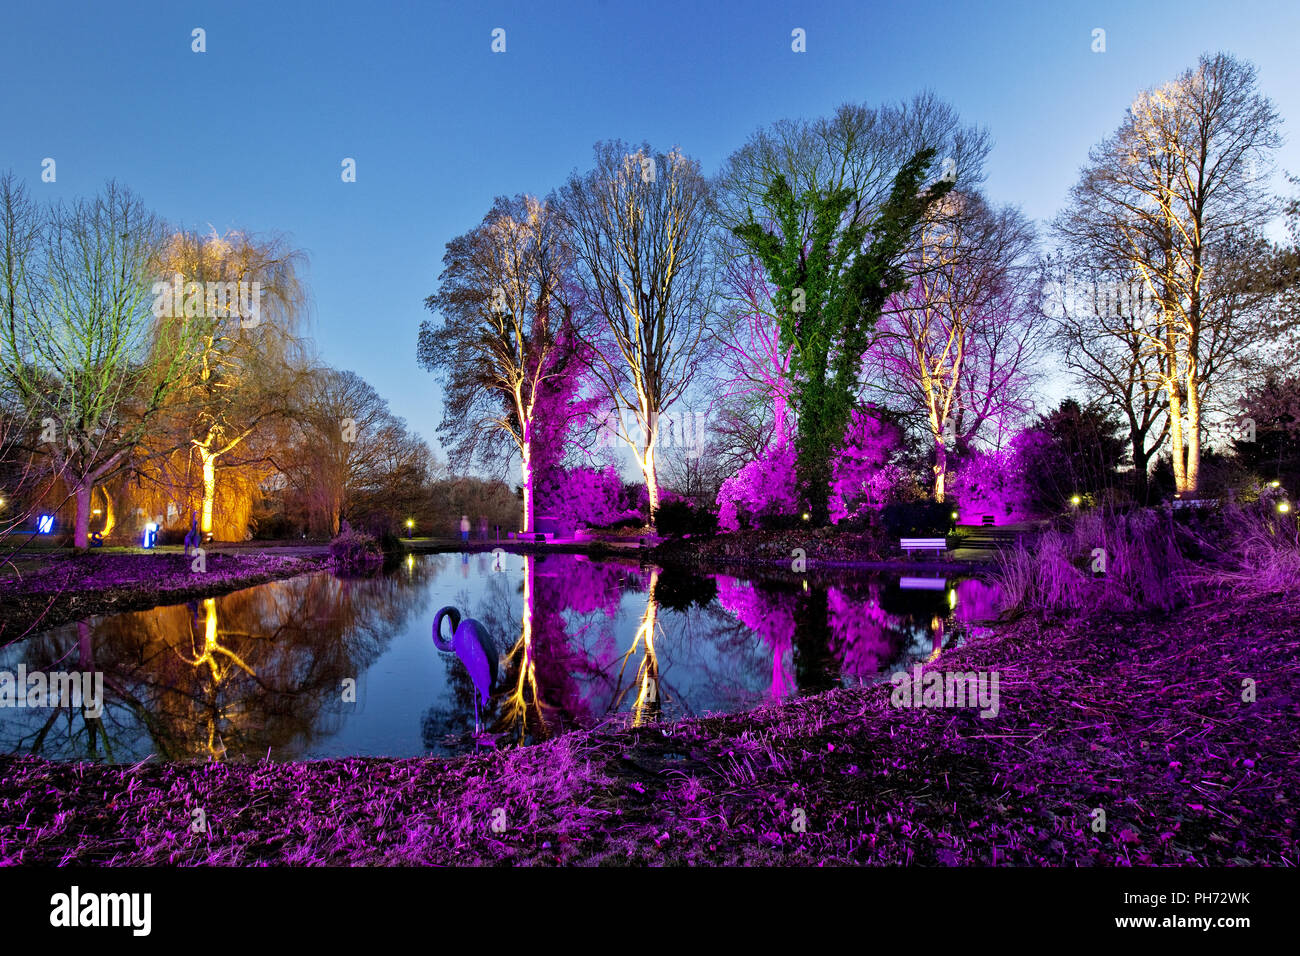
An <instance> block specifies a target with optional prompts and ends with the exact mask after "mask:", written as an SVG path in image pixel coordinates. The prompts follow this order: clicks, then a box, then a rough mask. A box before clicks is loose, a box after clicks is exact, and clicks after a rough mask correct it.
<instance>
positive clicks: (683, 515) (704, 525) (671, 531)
mask: <svg viewBox="0 0 1300 956" xmlns="http://www.w3.org/2000/svg"><path fill="white" fill-rule="evenodd" d="M655 531H656V532H657V533H658V534H660V535H662V536H664V537H666V538H679V537H681V536H682V535H686V534H689V535H693V536H695V535H713V534H717V533H718V516H717V515H716V514H714V513H713V512H712V511H709V510H708V509H706V508H693V507H691V505H690V504H689V503H688V502H686V501H682V500H680V499H679V500H676V501H668V502H665V503H664V504H662V505H660V506H659V511H658V512H657V513H656V515H655Z"/></svg>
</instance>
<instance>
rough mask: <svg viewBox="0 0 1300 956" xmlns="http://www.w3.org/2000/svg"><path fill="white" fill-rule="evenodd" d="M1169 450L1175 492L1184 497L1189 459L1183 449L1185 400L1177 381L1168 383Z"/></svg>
mask: <svg viewBox="0 0 1300 956" xmlns="http://www.w3.org/2000/svg"><path fill="white" fill-rule="evenodd" d="M1166 391H1168V393H1169V450H1170V456H1171V457H1172V458H1173V463H1174V494H1175V495H1177V496H1179V497H1182V494H1183V492H1184V491H1185V490H1186V489H1187V467H1186V461H1187V459H1186V458H1185V457H1184V449H1183V400H1182V396H1181V395H1180V394H1179V389H1178V384H1177V382H1171V383H1168V387H1167V388H1166Z"/></svg>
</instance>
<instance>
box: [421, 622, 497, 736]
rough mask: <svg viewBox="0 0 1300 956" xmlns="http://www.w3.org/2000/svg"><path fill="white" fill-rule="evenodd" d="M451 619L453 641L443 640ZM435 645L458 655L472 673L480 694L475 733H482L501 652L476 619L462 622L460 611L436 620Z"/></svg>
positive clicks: (434, 627) (475, 700)
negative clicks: (444, 625)
mask: <svg viewBox="0 0 1300 956" xmlns="http://www.w3.org/2000/svg"><path fill="white" fill-rule="evenodd" d="M444 617H448V618H451V632H452V634H451V640H450V641H448V640H447V639H446V638H444V637H443V636H442V619H443V618H444ZM433 643H434V646H436V647H437V648H438V650H440V651H444V652H446V653H449V654H455V655H456V656H457V657H459V658H460V660H461V663H462V664H464V665H465V670H467V671H469V679H470V680H471V681H473V682H474V689H475V690H476V691H478V693H477V695H476V696H475V697H474V730H475V733H480V732H482V729H483V722H482V720H481V719H480V717H479V708H480V705H481V706H484V707H486V706H487V702H488V695H489V694H490V693H491V692H492V691H493V690H494V689H495V688H496V683H497V663H498V662H497V651H496V648H495V647H494V646H493V645H492V641H491V640H490V639H489V638H488V636H487V631H486V629H485V628H484V627H483V625H482V624H480V623H479V622H478V621H476V620H474V619H473V618H472V617H470V618H466V619H465V620H463V621H462V620H461V618H460V611H458V610H456V609H455V608H454V607H444V608H443V609H442V610H440V611H439V612H438V613H437V614H436V615H434V618H433Z"/></svg>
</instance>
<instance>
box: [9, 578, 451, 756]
mask: <svg viewBox="0 0 1300 956" xmlns="http://www.w3.org/2000/svg"><path fill="white" fill-rule="evenodd" d="M443 563H444V562H442V561H433V562H428V563H424V564H420V565H417V566H416V567H415V568H412V569H408V573H407V574H395V575H389V576H385V577H382V578H374V579H365V580H347V579H339V578H335V577H333V576H332V575H330V574H328V573H316V574H311V575H304V576H302V577H298V578H292V579H290V580H286V581H274V582H271V583H268V584H264V585H260V586H258V587H254V588H248V589H246V590H243V591H237V592H235V593H233V594H228V595H225V596H223V597H217V598H210V599H206V600H204V601H202V602H201V603H191V604H188V605H172V606H168V607H159V608H154V609H153V610H151V611H141V612H131V613H126V614H119V615H115V616H113V617H109V618H102V619H91V620H90V621H85V622H81V623H79V624H76V625H69V626H68V627H63V628H58V629H55V630H52V631H49V632H46V633H44V634H40V635H36V636H33V637H32V638H30V639H29V640H28V641H26V642H24V643H22V644H21V645H13V646H11V647H9V648H6V649H4V650H3V651H0V668H3V669H6V670H10V671H13V670H15V669H16V668H17V665H18V662H19V661H22V662H23V663H25V664H26V666H27V669H28V671H33V670H37V669H40V670H45V671H54V670H61V669H63V670H66V669H69V668H70V666H71V664H70V660H71V658H72V657H73V654H72V651H73V650H74V649H75V650H76V651H77V654H76V657H77V660H78V667H82V668H90V669H97V670H99V671H101V672H102V673H103V675H104V686H105V698H106V700H105V702H104V712H103V716H102V717H101V718H100V719H99V720H86V719H85V718H84V716H82V715H74V714H72V713H70V712H69V711H68V709H66V708H64V709H54V711H53V716H51V715H50V712H49V711H46V710H7V711H6V712H5V713H4V714H3V718H2V719H0V748H3V749H4V750H6V751H9V752H14V753H20V752H21V753H39V754H42V755H43V756H46V757H50V758H53V759H76V758H88V759H108V760H115V761H127V760H138V759H143V758H144V757H145V756H148V755H149V754H151V753H152V754H156V755H157V756H158V757H160V758H162V759H166V760H186V759H199V758H221V757H235V758H249V759H256V758H261V757H265V756H266V755H267V753H268V752H270V753H273V754H275V755H277V756H284V755H292V754H295V753H298V752H300V751H302V750H304V749H307V748H309V747H310V746H311V744H312V742H313V741H315V740H317V739H319V738H321V737H322V736H328V735H330V734H332V733H334V732H336V730H337V728H338V726H339V724H340V723H341V721H342V720H343V719H344V717H345V715H346V714H347V712H348V711H350V710H352V709H354V708H355V704H352V703H349V702H345V701H344V694H343V687H344V684H343V682H344V680H345V679H348V678H351V679H353V680H355V681H357V682H358V684H360V682H361V679H362V675H363V674H364V672H365V671H366V669H367V668H369V667H370V665H371V664H372V663H373V662H374V661H375V660H376V659H377V658H378V657H379V656H380V655H381V654H382V653H383V652H384V650H385V648H386V646H387V643H388V641H389V640H390V639H391V637H392V635H393V634H394V633H395V632H396V631H397V630H398V629H399V628H400V627H401V625H402V623H403V622H404V621H405V620H406V619H407V618H408V617H410V616H412V615H415V614H419V613H422V612H423V611H424V609H425V608H426V607H427V605H428V603H429V600H430V596H429V592H428V589H427V588H426V587H425V586H424V585H425V584H426V582H427V580H428V579H430V578H432V577H434V576H436V575H437V573H438V571H439V569H440V567H441V565H442V564H443ZM60 718H62V719H63V721H64V724H65V726H64V728H63V732H62V733H60V734H51V733H50V732H49V731H48V728H47V726H46V725H47V724H48V725H51V726H53V725H54V724H55V723H56V722H57V721H58V720H59V719H60Z"/></svg>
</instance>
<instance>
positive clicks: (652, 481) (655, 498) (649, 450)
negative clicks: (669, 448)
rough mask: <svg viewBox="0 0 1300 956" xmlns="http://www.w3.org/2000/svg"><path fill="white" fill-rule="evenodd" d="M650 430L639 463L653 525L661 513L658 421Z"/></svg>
mask: <svg viewBox="0 0 1300 956" xmlns="http://www.w3.org/2000/svg"><path fill="white" fill-rule="evenodd" d="M648 432H649V436H650V437H649V440H648V441H647V442H646V444H645V449H644V450H643V451H642V453H641V456H640V461H639V464H640V465H641V474H642V475H643V476H644V477H645V490H646V496H647V497H648V498H649V499H650V524H651V525H653V524H654V523H655V517H656V516H657V515H658V514H659V472H658V466H657V464H656V462H655V443H656V442H657V441H658V439H659V424H658V422H656V423H654V424H653V425H651V426H650V427H649V429H648Z"/></svg>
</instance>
